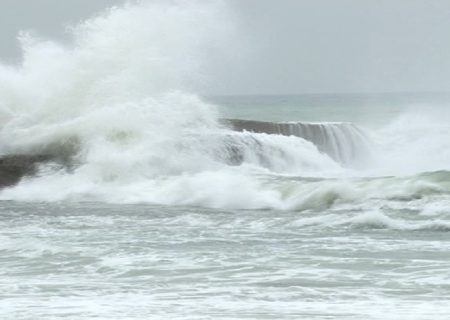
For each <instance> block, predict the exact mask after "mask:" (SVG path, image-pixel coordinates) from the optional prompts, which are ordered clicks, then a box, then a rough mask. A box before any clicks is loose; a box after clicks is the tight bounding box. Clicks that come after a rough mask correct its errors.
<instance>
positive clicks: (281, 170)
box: [0, 3, 450, 320]
mask: <svg viewBox="0 0 450 320" xmlns="http://www.w3.org/2000/svg"><path fill="white" fill-rule="evenodd" d="M185 6H186V7H184V6H183V7H182V10H181V9H180V7H179V6H177V7H173V5H172V4H169V3H162V4H161V3H158V4H148V3H147V4H140V5H128V6H125V7H123V8H115V9H113V10H110V11H108V12H105V13H104V14H102V15H99V16H98V17H94V18H92V19H90V20H87V21H86V22H83V23H80V25H79V26H77V27H76V28H75V29H74V30H73V31H72V32H73V38H74V41H73V44H72V45H71V46H68V45H67V44H60V43H57V42H54V41H50V40H42V39H35V38H33V37H31V36H29V35H28V36H26V37H25V38H24V39H22V41H23V47H24V57H23V63H22V65H21V66H10V65H6V64H0V125H1V130H0V155H1V156H8V155H14V154H49V155H52V156H54V158H55V159H59V156H60V155H64V157H63V158H64V159H66V160H65V161H63V162H61V161H56V160H55V161H51V162H49V163H45V164H41V165H40V166H39V170H38V172H37V173H36V175H33V176H26V177H24V178H23V179H22V180H21V181H20V182H19V183H18V184H17V185H15V186H10V187H6V188H3V189H2V190H0V319H5V320H6V319H8V320H9V319H11V320H13V319H30V320H31V319H33V320H34V319H46V320H56V319H74V320H75V319H198V320H200V319H311V320H316V319H321V320H324V319H327V320H329V319H355V320H356V319H358V320H371V319H377V320H378V319H383V320H388V319H392V320H399V319H405V320H406V319H408V320H411V319H417V320H419V319H420V320H423V319H430V320H438V319H439V320H441V319H442V320H444V319H445V320H447V319H449V315H450V304H449V299H450V298H449V297H450V254H449V252H450V237H449V235H450V139H449V136H450V121H449V120H450V112H449V105H450V95H449V94H445V93H384V94H362V93H359V94H349V93H347V94H324V93H321V94H319V93H317V94H297V95H294V94H290V95H287V94H284V95H269V94H266V95H239V96H233V95H223V96H211V95H199V94H194V93H192V92H191V91H189V90H186V89H185V87H184V86H183V85H182V84H181V83H180V81H181V80H180V79H183V80H184V79H187V80H190V79H191V78H190V75H191V71H192V70H191V69H190V68H191V67H192V66H193V65H195V63H189V64H188V65H187V66H186V63H185V60H186V59H184V58H185V57H191V58H192V59H193V57H197V56H198V54H197V53H198V52H199V51H201V50H200V49H201V48H202V47H201V46H200V44H199V42H201V41H200V40H199V39H201V40H205V41H206V42H207V43H208V44H210V42H209V39H210V37H209V32H210V31H211V28H205V27H204V25H203V24H198V23H197V22H196V21H204V23H205V24H208V23H211V26H215V25H216V24H217V19H220V17H217V10H210V8H209V9H208V8H205V7H204V5H203V4H202V5H201V7H200V8H199V7H198V6H199V5H198V4H195V5H193V4H186V5H185ZM214 8H215V7H214ZM150 18H151V19H150ZM169 18H170V19H169ZM149 21H151V22H149ZM174 21H175V22H174ZM149 23H150V24H151V26H152V28H147V27H146V26H147V25H148V24H149ZM143 30H145V32H144V31H143ZM161 32H163V34H164V37H163V39H161V36H160V35H161ZM191 32H196V33H194V34H196V35H203V36H202V37H199V38H198V37H196V38H195V39H196V40H198V41H194V44H192V37H191V35H192V34H191ZM205 33H206V34H205ZM216 36H217V35H216V34H215V33H214V37H213V38H216ZM138 40H139V41H138ZM174 47H176V50H175V49H174ZM201 52H203V51H201ZM181 60H182V61H181ZM190 61H191V62H192V60H190ZM145 70H147V72H146V71H145ZM188 82H189V81H188ZM229 119H234V120H235V119H241V120H254V121H260V122H264V123H272V124H273V125H274V126H279V125H280V124H283V125H291V126H293V127H296V126H297V127H298V126H300V125H302V126H303V127H305V126H306V127H308V126H309V127H310V128H313V127H315V128H320V130H319V131H317V132H322V133H321V137H322V138H323V137H328V138H327V139H330V141H332V142H333V152H336V150H337V151H338V152H339V154H344V155H345V156H346V157H345V159H347V160H349V161H342V159H343V158H339V157H336V156H333V155H335V153H333V152H330V151H329V150H327V149H326V148H325V147H323V143H324V142H323V141H319V140H318V139H319V138H317V137H318V136H317V134H316V133H314V132H316V131H311V132H312V134H310V135H309V136H308V139H306V138H302V135H301V134H300V133H299V134H296V133H295V132H294V131H292V132H291V133H292V134H289V132H287V133H286V132H285V133H284V134H270V133H264V132H254V131H252V130H251V128H249V129H248V130H246V129H243V130H240V131H239V130H238V131H236V130H232V129H231V128H230V126H229V125H228V124H227V123H228V122H227V121H228V120H229ZM349 128H351V129H349ZM311 132H310V133H311ZM355 132H357V133H355ZM353 135H358V140H357V141H359V142H358V143H353V142H354V141H356V140H354V139H353V138H354V137H353ZM322 138H321V139H322ZM361 141H362V142H361ZM321 143H322V144H321ZM347 143H352V145H351V148H350V147H347V146H346V144H347ZM321 145H322V148H320V146H321ZM67 159H70V160H67Z"/></svg>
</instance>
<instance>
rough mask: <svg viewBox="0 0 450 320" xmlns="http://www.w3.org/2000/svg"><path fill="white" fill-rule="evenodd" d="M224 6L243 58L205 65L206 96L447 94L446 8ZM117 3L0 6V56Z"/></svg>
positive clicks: (265, 1)
mask: <svg viewBox="0 0 450 320" xmlns="http://www.w3.org/2000/svg"><path fill="white" fill-rule="evenodd" d="M149 1H150V0H149ZM228 1H229V2H230V3H231V4H232V6H233V7H234V12H235V15H236V17H237V21H238V30H239V35H240V42H241V43H244V44H245V46H246V48H243V51H245V52H246V54H245V57H244V58H242V59H241V60H240V59H237V60H233V63H227V62H226V61H228V60H224V61H225V62H224V63H221V64H219V63H217V64H215V67H214V68H212V71H211V72H212V73H211V76H210V79H211V83H210V85H209V87H208V88H209V89H208V91H209V92H208V93H212V94H215V93H217V94H233V93H250V94H252V93H311V92H386V91H388V92H389V91H450V1H449V0H278V1H275V0H228ZM121 2H122V1H120V0H0V39H1V40H0V57H1V58H2V60H3V61H17V59H18V57H19V56H20V54H19V50H18V48H17V41H16V36H17V33H18V32H19V30H23V29H33V30H36V31H37V32H38V33H39V34H41V35H43V36H49V37H52V38H63V37H64V26H65V25H67V24H73V23H76V22H77V21H80V20H82V19H84V18H85V17H88V16H90V15H92V14H93V13H95V12H96V11H98V10H100V9H102V8H105V7H108V6H111V5H113V4H120V3H121ZM234 49H236V48H230V50H234ZM237 49H238V50H240V49H239V47H238V48H237Z"/></svg>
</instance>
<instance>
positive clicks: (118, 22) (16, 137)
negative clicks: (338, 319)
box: [0, 1, 450, 223]
mask: <svg viewBox="0 0 450 320" xmlns="http://www.w3.org/2000/svg"><path fill="white" fill-rule="evenodd" d="M232 20H233V19H232V15H231V12H230V8H228V7H227V6H226V5H225V4H224V3H222V2H216V1H212V2H211V1H208V2H206V1H190V2H189V3H187V2H181V1H180V2H176V1H175V2H170V3H169V2H162V1H157V2H152V3H148V2H142V3H138V4H128V5H125V6H123V7H116V8H113V9H110V10H108V11H107V12H104V13H102V14H100V15H98V16H96V17H94V18H92V19H89V20H87V21H85V22H84V23H81V24H80V25H78V26H76V27H74V28H73V30H72V36H73V43H72V45H71V46H65V45H62V44H59V43H56V42H53V41H49V40H42V39H38V38H36V37H32V36H30V35H26V34H24V35H22V36H21V42H22V46H23V62H22V64H21V65H20V66H19V67H14V66H7V65H0V119H1V120H0V121H1V122H0V126H1V132H0V135H1V140H0V154H1V155H2V156H4V157H5V156H10V155H24V154H25V155H50V156H52V157H53V158H57V157H60V158H63V159H64V161H53V162H48V161H47V162H42V163H41V164H40V165H39V166H38V168H37V171H36V174H35V175H33V176H27V177H25V178H23V179H22V180H21V181H20V183H19V184H18V185H16V186H13V187H9V188H5V189H3V190H2V191H1V193H0V198H1V199H13V200H24V201H41V200H44V201H61V200H74V201H107V202H113V203H136V202H148V203H156V204H167V205H198V206H207V207H217V208H248V209H261V208H275V209H283V210H300V211H307V210H312V211H314V210H323V209H329V208H336V209H339V208H341V207H342V208H346V206H347V207H348V206H349V205H351V206H352V208H354V207H358V208H359V207H361V208H362V207H370V206H372V207H373V206H375V207H382V206H385V205H393V206H395V205H399V206H401V204H402V203H405V202H408V206H414V205H418V206H421V208H422V209H423V208H424V206H425V204H424V203H425V202H426V201H425V202H424V200H423V199H425V198H426V199H429V198H430V197H441V198H445V199H448V195H449V192H450V186H449V180H450V177H449V171H448V170H449V169H450V164H449V161H448V159H450V154H449V152H450V151H449V150H450V145H449V143H448V141H447V140H448V139H447V138H448V133H449V128H448V125H445V124H444V123H443V124H442V125H441V126H438V127H436V125H435V122H434V120H430V121H431V122H433V126H432V128H434V129H433V130H432V132H431V133H430V130H429V127H430V126H431V124H430V123H431V122H428V126H426V125H425V126H422V127H420V126H419V127H411V125H412V122H411V121H406V122H403V123H396V124H393V125H391V126H387V127H386V128H385V129H383V130H380V131H377V132H375V133H373V132H370V133H365V132H363V131H362V129H361V128H359V127H357V126H355V125H353V124H347V123H341V124H338V123H316V124H311V123H310V124H306V123H284V124H275V123H261V122H259V123H257V122H255V121H253V122H252V121H242V120H233V121H232V123H231V125H230V122H225V123H224V121H223V120H220V114H219V112H218V110H217V109H216V107H215V106H214V105H211V104H209V103H206V102H204V101H202V99H201V98H199V97H198V96H196V95H194V94H192V93H190V92H192V91H193V89H195V88H193V87H195V85H194V86H193V85H192V84H195V83H201V82H202V81H203V80H204V77H203V76H202V75H203V74H204V72H205V70H206V69H207V68H206V67H205V60H207V59H206V57H205V55H206V54H211V53H212V52H216V53H217V52H221V51H223V52H227V50H228V51H229V50H230V49H229V47H226V45H227V42H228V40H224V39H229V38H230V37H232V32H230V30H232V29H233V26H231V22H232ZM230 21H231V22H230ZM230 41H231V40H230ZM221 46H224V47H223V48H222V49H220V48H221ZM421 123H422V125H423V124H424V122H423V121H422V122H421ZM419 131H420V133H419ZM415 135H417V137H419V141H418V139H417V137H416V138H414V137H415ZM369 136H370V138H372V139H369ZM423 137H428V138H427V139H431V140H427V141H432V143H429V142H426V141H425V138H423ZM430 137H431V138H430ZM371 140H373V143H372V142H369V141H371ZM430 154H432V156H431V157H432V159H431V160H430V158H428V160H429V161H427V156H428V157H429V156H430ZM61 155H62V156H61ZM423 172H429V173H423ZM420 201H422V202H423V203H422V204H420V203H419V202H420ZM405 207H407V206H406V205H405ZM355 223H357V222H355Z"/></svg>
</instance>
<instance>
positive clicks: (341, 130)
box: [224, 119, 369, 165]
mask: <svg viewBox="0 0 450 320" xmlns="http://www.w3.org/2000/svg"><path fill="white" fill-rule="evenodd" d="M224 122H225V124H226V125H228V126H229V127H230V128H232V129H233V130H235V131H249V132H255V133H267V134H279V135H284V136H296V137H301V138H303V139H305V140H308V141H310V142H312V143H313V144H315V145H316V146H317V148H318V149H319V150H320V151H321V152H323V153H326V154H328V155H329V156H330V157H331V158H333V159H334V160H335V161H337V162H339V163H342V164H344V165H351V164H354V163H355V162H356V161H358V160H361V159H364V158H367V156H368V154H369V142H368V138H367V136H366V135H365V134H364V132H363V131H362V130H361V129H359V128H358V127H357V126H356V125H354V124H352V123H345V122H327V123H305V122H279V123H277V122H266V121H255V120H240V119H227V120H224Z"/></svg>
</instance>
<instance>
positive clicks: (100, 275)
mask: <svg viewBox="0 0 450 320" xmlns="http://www.w3.org/2000/svg"><path fill="white" fill-rule="evenodd" d="M1 212H2V213H1V218H0V219H1V221H0V228H1V230H2V233H1V245H0V257H1V267H0V275H1V277H0V279H1V280H0V281H1V282H0V284H1V287H2V290H1V294H0V297H1V300H0V306H1V308H0V310H1V311H0V314H1V315H2V318H3V319H60V318H66V319H67V318H68V319H91V318H92V319H94V318H95V319H98V318H99V319H186V318H189V319H211V318H212V319H299V318H305V319H381V318H385V319H447V317H448V314H449V312H450V308H449V306H448V295H449V293H450V277H449V273H448V267H449V263H450V256H449V254H448V252H449V250H450V240H449V239H448V231H449V230H450V216H449V214H448V211H447V213H440V214H436V215H433V216H429V215H423V214H421V213H419V212H417V211H414V210H393V209H390V210H389V209H386V210H382V211H377V212H369V213H368V212H363V211H361V210H357V209H353V210H346V209H342V210H332V211H325V212H312V211H311V212H296V211H272V210H266V211H261V210H255V211H250V210H246V211H243V210H211V209H201V208H193V207H159V206H157V207H154V206H148V205H129V206H126V205H104V204H98V203H86V204H70V203H64V204H43V203H29V204H23V203H15V202H4V203H2V204H1ZM432 220H445V221H447V224H444V225H439V224H432V223H430V221H432Z"/></svg>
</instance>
